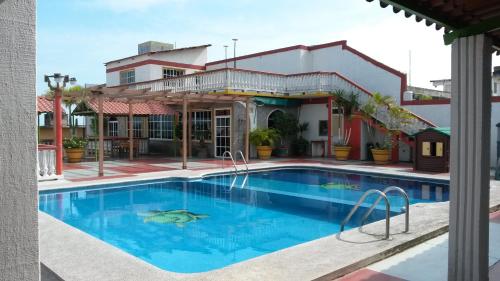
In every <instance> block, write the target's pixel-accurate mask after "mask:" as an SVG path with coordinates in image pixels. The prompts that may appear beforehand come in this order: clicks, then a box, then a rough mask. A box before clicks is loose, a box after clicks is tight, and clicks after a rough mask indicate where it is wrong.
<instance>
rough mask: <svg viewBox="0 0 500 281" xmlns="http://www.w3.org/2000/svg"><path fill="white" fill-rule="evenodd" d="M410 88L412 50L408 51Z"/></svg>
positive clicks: (409, 84)
mask: <svg viewBox="0 0 500 281" xmlns="http://www.w3.org/2000/svg"><path fill="white" fill-rule="evenodd" d="M408 86H411V50H408Z"/></svg>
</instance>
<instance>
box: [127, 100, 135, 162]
mask: <svg viewBox="0 0 500 281" xmlns="http://www.w3.org/2000/svg"><path fill="white" fill-rule="evenodd" d="M133 111H134V106H133V105H132V103H130V102H129V104H128V147H129V149H128V159H129V160H130V161H132V160H134V113H133Z"/></svg>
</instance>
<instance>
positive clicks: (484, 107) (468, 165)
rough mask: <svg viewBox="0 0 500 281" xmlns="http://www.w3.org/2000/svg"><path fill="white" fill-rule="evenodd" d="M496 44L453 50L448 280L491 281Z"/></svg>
mask: <svg viewBox="0 0 500 281" xmlns="http://www.w3.org/2000/svg"><path fill="white" fill-rule="evenodd" d="M491 54H492V43H491V40H490V39H489V38H488V37H486V36H485V35H484V34H481V35H475V36H469V37H465V38H460V39H457V40H455V42H454V43H453V45H452V62H451V65H452V73H451V77H452V95H451V153H450V154H451V161H450V166H451V167H450V232H449V252H448V280H457V281H465V280H478V281H479V280H488V237H489V233H488V231H489V225H488V213H489V173H490V159H489V155H490V123H491Z"/></svg>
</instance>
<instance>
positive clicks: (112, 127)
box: [108, 117, 118, 137]
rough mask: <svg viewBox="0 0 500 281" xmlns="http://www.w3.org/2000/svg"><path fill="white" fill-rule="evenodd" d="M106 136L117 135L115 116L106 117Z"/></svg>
mask: <svg viewBox="0 0 500 281" xmlns="http://www.w3.org/2000/svg"><path fill="white" fill-rule="evenodd" d="M108 136H110V137H117V136H118V119H116V117H111V118H109V119H108Z"/></svg>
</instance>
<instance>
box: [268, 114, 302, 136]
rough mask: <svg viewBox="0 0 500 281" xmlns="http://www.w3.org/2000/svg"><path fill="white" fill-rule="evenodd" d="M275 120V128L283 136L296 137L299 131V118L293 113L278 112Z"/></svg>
mask: <svg viewBox="0 0 500 281" xmlns="http://www.w3.org/2000/svg"><path fill="white" fill-rule="evenodd" d="M273 121H274V128H275V129H276V130H277V131H278V133H279V134H280V136H281V137H282V138H285V139H288V138H290V137H295V136H296V135H297V133H298V132H299V120H297V118H295V116H294V115H293V114H290V113H283V112H278V113H277V114H276V115H275V117H274V119H273Z"/></svg>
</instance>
